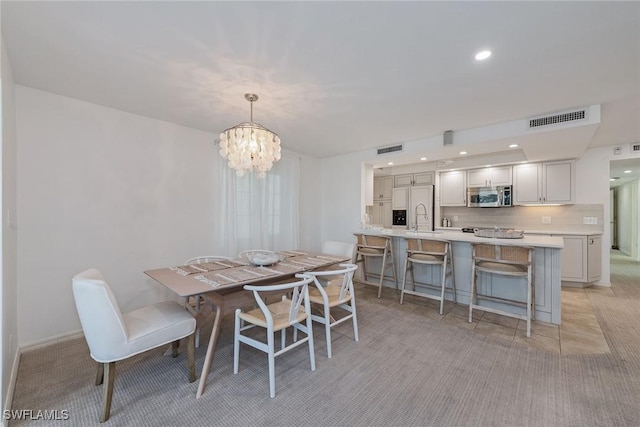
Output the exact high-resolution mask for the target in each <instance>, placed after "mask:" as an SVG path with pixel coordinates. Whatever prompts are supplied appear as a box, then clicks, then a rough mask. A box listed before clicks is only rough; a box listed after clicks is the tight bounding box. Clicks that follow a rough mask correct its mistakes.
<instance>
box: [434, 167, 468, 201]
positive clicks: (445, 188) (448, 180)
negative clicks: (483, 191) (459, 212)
mask: <svg viewBox="0 0 640 427" xmlns="http://www.w3.org/2000/svg"><path fill="white" fill-rule="evenodd" d="M466 205H467V173H466V172H465V171H450V172H440V206H466Z"/></svg>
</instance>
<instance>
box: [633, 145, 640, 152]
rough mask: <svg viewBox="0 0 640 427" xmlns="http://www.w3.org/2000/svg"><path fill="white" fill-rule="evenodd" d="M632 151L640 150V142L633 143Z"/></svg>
mask: <svg viewBox="0 0 640 427" xmlns="http://www.w3.org/2000/svg"><path fill="white" fill-rule="evenodd" d="M631 151H640V144H632V145H631Z"/></svg>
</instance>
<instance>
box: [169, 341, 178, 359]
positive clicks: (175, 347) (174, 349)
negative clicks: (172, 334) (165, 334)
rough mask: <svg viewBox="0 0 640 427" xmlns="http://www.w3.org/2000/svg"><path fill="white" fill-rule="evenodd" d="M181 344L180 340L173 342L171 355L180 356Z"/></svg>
mask: <svg viewBox="0 0 640 427" xmlns="http://www.w3.org/2000/svg"><path fill="white" fill-rule="evenodd" d="M179 345H180V341H179V340H176V341H173V342H172V343H171V357H174V358H175V357H178V346H179Z"/></svg>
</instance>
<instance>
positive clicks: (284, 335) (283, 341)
mask: <svg viewBox="0 0 640 427" xmlns="http://www.w3.org/2000/svg"><path fill="white" fill-rule="evenodd" d="M294 330H295V328H294ZM286 344H287V328H282V329H280V349H281V350H284V347H285V346H286Z"/></svg>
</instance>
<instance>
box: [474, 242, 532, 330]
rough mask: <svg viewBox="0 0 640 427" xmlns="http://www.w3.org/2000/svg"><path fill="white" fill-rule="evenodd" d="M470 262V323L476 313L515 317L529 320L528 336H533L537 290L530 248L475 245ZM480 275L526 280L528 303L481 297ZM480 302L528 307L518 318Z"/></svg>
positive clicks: (489, 296)
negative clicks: (487, 274)
mask: <svg viewBox="0 0 640 427" xmlns="http://www.w3.org/2000/svg"><path fill="white" fill-rule="evenodd" d="M471 246H472V247H473V254H472V263H471V295H470V298H469V323H471V321H472V318H473V310H474V309H475V310H482V311H487V312H489V313H495V314H499V315H502V316H508V317H514V318H516V319H521V320H526V321H527V337H530V336H531V320H533V319H534V318H535V307H536V304H535V288H534V284H533V252H534V248H532V247H530V246H514V245H495V244H493V245H492V244H486V243H472V244H471ZM479 273H490V274H497V275H502V276H507V277H513V278H516V279H522V278H524V279H526V301H522V300H515V299H509V298H501V297H495V296H492V295H482V294H480V293H479V292H478V285H477V277H478V274H479ZM478 299H485V300H490V301H497V302H501V303H506V304H511V305H516V306H520V307H526V310H527V311H526V314H524V315H519V314H514V313H511V312H508V311H505V310H500V309H497V308H493V307H487V306H481V305H479V304H478Z"/></svg>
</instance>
